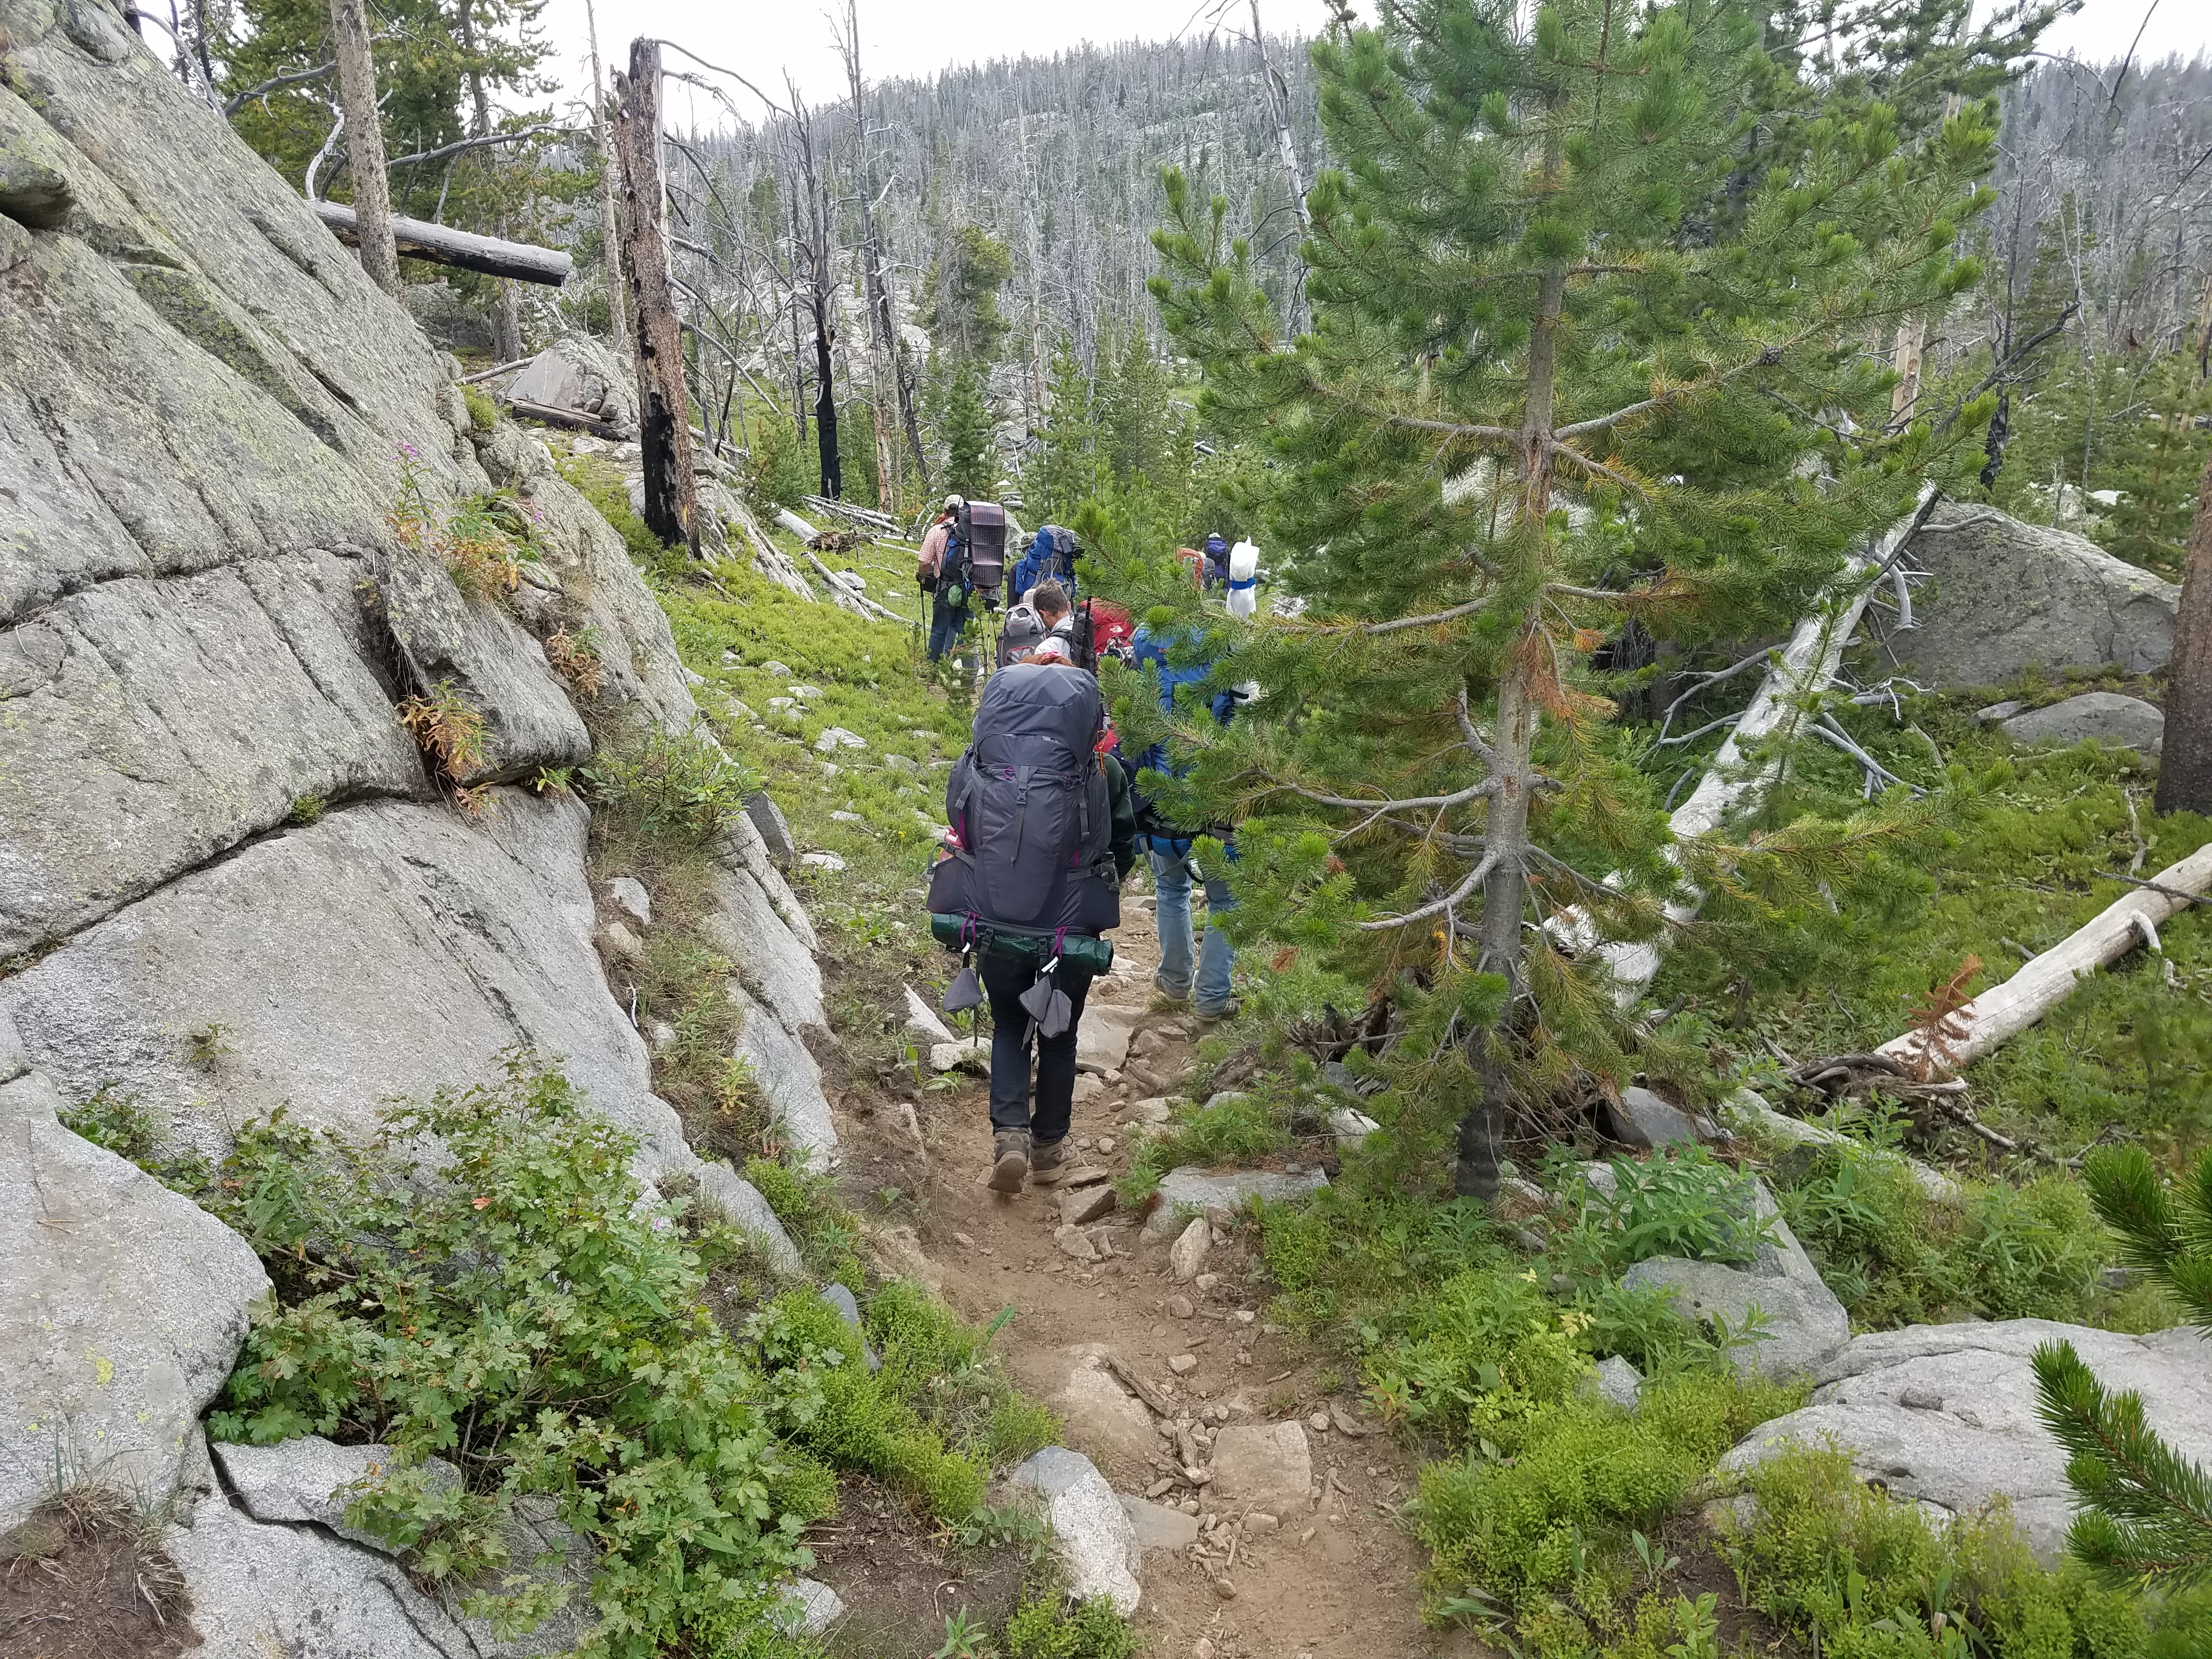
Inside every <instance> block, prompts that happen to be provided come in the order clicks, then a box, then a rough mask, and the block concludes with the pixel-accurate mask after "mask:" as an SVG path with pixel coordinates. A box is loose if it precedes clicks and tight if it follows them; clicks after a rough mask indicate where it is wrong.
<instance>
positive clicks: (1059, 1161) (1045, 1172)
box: [1030, 1135, 1073, 1187]
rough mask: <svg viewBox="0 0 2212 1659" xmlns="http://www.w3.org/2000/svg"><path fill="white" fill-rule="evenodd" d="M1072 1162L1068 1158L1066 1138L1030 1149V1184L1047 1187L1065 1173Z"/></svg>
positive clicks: (1062, 1137)
mask: <svg viewBox="0 0 2212 1659" xmlns="http://www.w3.org/2000/svg"><path fill="white" fill-rule="evenodd" d="M1072 1161H1073V1160H1072V1159H1071V1158H1070V1157H1069V1152H1068V1145H1067V1137H1066V1136H1065V1135H1062V1136H1061V1137H1060V1139H1058V1140H1054V1141H1049V1142H1047V1143H1045V1144H1043V1145H1042V1146H1035V1145H1033V1146H1030V1185H1031V1186H1034V1187H1049V1186H1052V1185H1053V1184H1054V1182H1058V1181H1059V1179H1060V1176H1064V1175H1066V1173H1067V1166H1068V1164H1070V1163H1071V1162H1072Z"/></svg>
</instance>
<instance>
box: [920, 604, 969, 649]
mask: <svg viewBox="0 0 2212 1659" xmlns="http://www.w3.org/2000/svg"><path fill="white" fill-rule="evenodd" d="M967 625H968V607H967V606H966V605H962V606H960V607H959V608H958V609H957V610H956V609H954V608H953V607H952V606H951V605H947V604H945V596H944V595H943V594H942V593H933V594H931V595H930V596H929V659H930V661H932V662H935V661H936V660H937V659H939V658H940V657H942V656H943V655H944V654H945V653H946V652H948V651H950V650H951V648H952V647H954V646H956V645H957V644H958V643H959V642H960V632H961V630H962V629H964V628H965V627H967Z"/></svg>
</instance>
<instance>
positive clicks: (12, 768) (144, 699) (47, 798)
mask: <svg viewBox="0 0 2212 1659" xmlns="http://www.w3.org/2000/svg"><path fill="white" fill-rule="evenodd" d="M361 577H362V569H361V567H360V565H359V562H353V561H347V560H343V559H339V558H336V557H333V556H331V555H329V554H322V553H299V554H288V555H283V556H277V557H275V558H271V559H268V560H264V561H262V562H258V563H254V564H251V565H240V566H234V567H228V568H221V569H216V570H210V571H206V572H203V573H201V574H196V575H189V576H179V577H175V578H171V579H168V580H143V579H139V578H125V579H123V580H115V581H110V582H106V583H103V584H101V585H100V586H96V587H93V588H89V589H87V590H85V591H83V592H76V593H72V594H70V595H69V596H68V597H67V598H65V599H62V600H61V601H60V602H58V604H56V605H52V607H50V608H49V609H47V610H46V611H43V612H41V613H40V614H39V615H38V616H37V617H35V618H33V619H31V620H28V621H26V622H24V623H21V624H20V625H19V626H16V627H15V628H12V629H0V702H4V704H5V707H6V708H7V709H8V717H7V718H6V719H5V720H0V848H5V849H6V851H5V853H4V854H0V871H4V872H6V873H5V877H4V878H0V956H4V955H9V954H13V953H14V952H16V951H22V950H25V949H27V948H28V947H30V946H31V945H34V944H36V943H39V942H40V941H41V940H44V939H50V938H54V937H58V936H61V935H64V934H67V933H73V932H75V931H76V930H77V929H79V928H82V927H86V926H88V925H89V924H90V923H92V922H94V921H98V920H100V918H101V917H102V916H105V915H109V914H111V913H112V912H113V911H114V910H115V909H116V908H118V906H120V905H123V904H125V903H127V902H130V901H131V899H134V898H136V897H137V896H140V895H141V894H143V893H146V892H149V891H150V890H153V889H154V888H155V887H156V886H158V885H160V884H161V883H162V882H164V881H167V880H169V879H171V878H173V877H174V876H176V875H178V874H179V873H180V872H184V871H185V870H188V869H191V868H192V867H194V866H197V865H199V864H202V863H204V862H205V861H206V860H209V859H210V858H213V857H215V856H216V854H220V853H222V852H223V851H224V850H226V849H227V848H232V847H235V846H236V845H238V844H239V843H240V842H242V841H245V840H246V839H247V838H248V837H249V836H254V835H257V834H258V833H260V832H261V831H263V830H265V829H270V828H271V827H272V826H274V825H276V824H279V823H283V822H284V820H285V819H286V818H287V817H289V816H290V815H291V814H292V811H293V810H294V808H295V805H297V804H298V803H299V802H300V801H301V800H303V799H307V798H309V797H316V798H321V799H328V798H331V797H334V796H339V795H357V794H393V795H404V794H410V793H422V791H423V790H424V787H425V786H424V780H423V775H422V763H421V761H420V759H419V758H418V756H417V753H416V747H415V744H414V742H413V740H412V739H411V738H409V737H408V735H407V734H406V732H404V731H403V730H402V729H401V727H400V725H399V722H398V718H397V716H396V715H395V714H393V712H392V701H391V699H390V697H389V696H387V695H386V690H385V688H384V686H383V684H381V683H380V680H379V679H378V677H377V675H376V673H375V671H374V669H373V668H372V666H371V664H370V661H369V653H370V649H371V647H370V642H369V629H368V623H367V622H366V619H365V618H364V617H363V616H362V608H361V604H360V601H359V599H357V597H356V593H355V591H354V589H355V584H356V581H358V580H360V579H361ZM532 648H533V649H534V648H535V647H532Z"/></svg>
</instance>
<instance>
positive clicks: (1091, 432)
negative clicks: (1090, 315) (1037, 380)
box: [1029, 334, 1099, 524]
mask: <svg viewBox="0 0 2212 1659" xmlns="http://www.w3.org/2000/svg"><path fill="white" fill-rule="evenodd" d="M1042 437H1043V441H1044V442H1043V453H1042V455H1040V456H1039V457H1038V459H1037V464H1036V466H1035V467H1034V468H1032V469H1031V470H1030V474H1029V478H1030V481H1031V482H1032V486H1033V490H1034V493H1033V495H1032V496H1031V500H1030V505H1031V507H1033V508H1034V509H1035V512H1036V516H1037V519H1038V521H1039V522H1040V523H1045V524H1066V523H1068V522H1069V521H1070V520H1073V518H1074V517H1075V514H1076V511H1077V509H1078V508H1079V507H1081V506H1082V505H1083V503H1084V502H1085V501H1088V500H1090V499H1091V495H1093V494H1094V493H1096V491H1097V488H1098V477H1099V455H1098V417H1097V411H1096V410H1094V409H1093V408H1092V406H1091V377H1090V376H1089V375H1088V374H1085V372H1084V368H1083V360H1082V359H1081V358H1080V357H1079V356H1077V355H1076V350H1075V343H1074V342H1073V340H1071V339H1069V338H1068V337H1066V335H1064V334H1063V335H1062V336H1060V343H1059V345H1058V346H1056V347H1055V348H1054V350H1053V354H1052V374H1051V378H1050V379H1049V380H1048V381H1047V383H1046V386H1045V417H1044V431H1043V434H1042Z"/></svg>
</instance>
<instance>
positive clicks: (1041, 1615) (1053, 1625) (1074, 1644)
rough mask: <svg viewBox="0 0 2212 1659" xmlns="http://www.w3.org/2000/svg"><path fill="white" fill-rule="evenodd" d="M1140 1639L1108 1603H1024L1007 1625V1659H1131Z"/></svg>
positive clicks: (1051, 1598)
mask: <svg viewBox="0 0 2212 1659" xmlns="http://www.w3.org/2000/svg"><path fill="white" fill-rule="evenodd" d="M1138 1642H1139V1638H1138V1636H1137V1633H1136V1632H1134V1631H1133V1630H1132V1629H1130V1628H1129V1623H1128V1621H1127V1620H1125V1619H1123V1618H1122V1617H1121V1614H1120V1613H1116V1612H1115V1610H1114V1607H1113V1604H1112V1603H1111V1602H1108V1601H1078V1602H1075V1603H1074V1604H1073V1605H1072V1606H1066V1605H1063V1604H1062V1602H1061V1600H1060V1597H1058V1596H1056V1595H1053V1596H1040V1597H1037V1598H1036V1599H1034V1600H1031V1601H1024V1603H1023V1604H1022V1607H1021V1610H1020V1611H1019V1612H1018V1613H1015V1614H1014V1616H1013V1617H1012V1619H1010V1620H1007V1621H1006V1656H1007V1659H1130V1656H1131V1655H1133V1654H1134V1653H1135V1652H1136V1651H1137V1648H1138Z"/></svg>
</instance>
